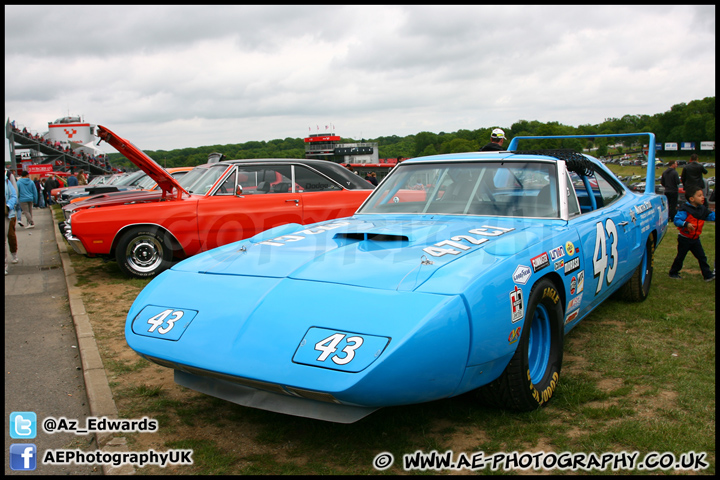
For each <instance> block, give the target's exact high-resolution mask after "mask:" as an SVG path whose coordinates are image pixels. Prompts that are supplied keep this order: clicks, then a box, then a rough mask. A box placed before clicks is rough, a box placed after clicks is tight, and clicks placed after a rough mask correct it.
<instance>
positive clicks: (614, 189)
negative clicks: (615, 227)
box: [595, 172, 623, 206]
mask: <svg viewBox="0 0 720 480" xmlns="http://www.w3.org/2000/svg"><path fill="white" fill-rule="evenodd" d="M595 179H596V180H597V184H598V188H599V189H600V196H601V197H602V199H603V205H604V206H608V205H610V204H611V203H613V202H614V201H615V200H617V199H618V198H620V196H621V195H622V192H623V191H622V188H621V187H620V186H619V185H617V184H616V183H615V182H611V181H610V180H609V179H608V178H606V177H605V175H604V174H603V172H596V175H595Z"/></svg>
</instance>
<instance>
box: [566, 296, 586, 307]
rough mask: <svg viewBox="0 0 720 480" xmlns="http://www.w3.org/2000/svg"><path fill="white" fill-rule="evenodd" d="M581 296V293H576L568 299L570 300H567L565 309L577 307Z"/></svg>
mask: <svg viewBox="0 0 720 480" xmlns="http://www.w3.org/2000/svg"><path fill="white" fill-rule="evenodd" d="M582 297H583V296H582V295H578V296H577V297H575V298H573V299H572V300H570V302H568V306H567V309H568V310H573V309H575V308H577V307H579V306H580V303H581V302H582Z"/></svg>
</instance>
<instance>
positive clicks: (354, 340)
mask: <svg viewBox="0 0 720 480" xmlns="http://www.w3.org/2000/svg"><path fill="white" fill-rule="evenodd" d="M345 337H346V335H345V334H343V333H336V334H334V335H330V336H329V337H327V338H325V339H323V340H320V341H319V342H317V343H316V344H315V350H317V351H319V352H322V353H321V354H320V356H319V357H318V358H317V360H318V362H324V361H325V360H326V359H327V358H328V357H329V356H330V355H333V354H334V353H335V352H336V351H337V346H338V344H340V342H341V341H342V340H343V339H344V338H345ZM363 341H364V340H363V338H362V337H356V336H354V337H347V340H346V342H347V345H346V346H345V348H343V349H342V350H341V353H343V354H344V355H343V356H340V355H339V354H338V355H333V356H332V357H331V358H330V359H331V360H332V361H333V362H334V363H336V364H337V365H345V364H347V363H350V362H351V361H352V359H353V358H355V350H356V349H358V348H360V346H361V345H362V344H363Z"/></svg>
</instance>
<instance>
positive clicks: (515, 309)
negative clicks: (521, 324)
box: [510, 285, 523, 323]
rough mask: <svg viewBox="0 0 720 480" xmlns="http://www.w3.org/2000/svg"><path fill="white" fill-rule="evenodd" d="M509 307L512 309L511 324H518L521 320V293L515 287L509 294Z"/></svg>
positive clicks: (520, 290)
mask: <svg viewBox="0 0 720 480" xmlns="http://www.w3.org/2000/svg"><path fill="white" fill-rule="evenodd" d="M510 306H511V308H512V313H511V317H510V318H511V320H512V323H515V322H518V321H520V320H522V318H523V293H522V289H520V288H518V287H517V285H515V289H514V290H513V291H512V292H510Z"/></svg>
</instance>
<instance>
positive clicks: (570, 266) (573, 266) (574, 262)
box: [565, 257, 580, 275]
mask: <svg viewBox="0 0 720 480" xmlns="http://www.w3.org/2000/svg"><path fill="white" fill-rule="evenodd" d="M579 268H580V257H575V258H571V259H570V260H568V261H567V262H565V275H569V274H571V273H572V272H574V271H575V270H577V269H579Z"/></svg>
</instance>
